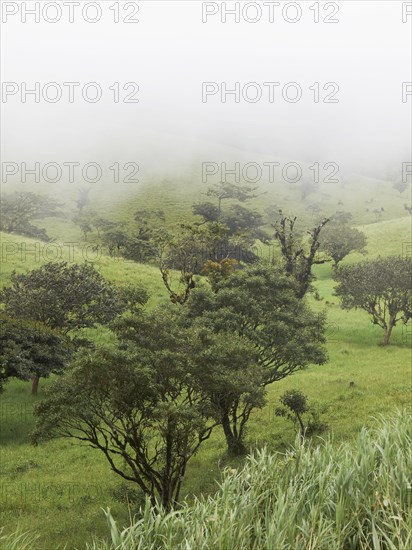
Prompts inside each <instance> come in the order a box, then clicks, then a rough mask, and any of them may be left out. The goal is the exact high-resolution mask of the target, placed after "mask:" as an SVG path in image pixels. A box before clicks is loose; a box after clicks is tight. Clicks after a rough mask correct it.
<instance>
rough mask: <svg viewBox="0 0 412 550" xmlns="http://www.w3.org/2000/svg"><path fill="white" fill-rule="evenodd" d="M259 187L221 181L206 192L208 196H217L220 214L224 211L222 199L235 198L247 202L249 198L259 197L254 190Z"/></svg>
mask: <svg viewBox="0 0 412 550" xmlns="http://www.w3.org/2000/svg"><path fill="white" fill-rule="evenodd" d="M256 189H257V187H247V186H245V185H244V186H241V185H234V184H233V183H227V182H220V183H217V184H215V185H213V186H211V187H209V189H208V190H207V192H206V195H207V196H208V197H216V198H217V209H218V212H219V215H220V213H221V211H222V201H224V200H228V199H233V200H237V201H240V202H245V201H247V200H250V199H253V198H255V197H257V195H255V193H254V191H256Z"/></svg>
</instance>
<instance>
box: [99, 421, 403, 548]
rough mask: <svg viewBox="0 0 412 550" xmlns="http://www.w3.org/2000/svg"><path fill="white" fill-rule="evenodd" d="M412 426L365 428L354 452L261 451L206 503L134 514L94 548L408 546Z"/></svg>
mask: <svg viewBox="0 0 412 550" xmlns="http://www.w3.org/2000/svg"><path fill="white" fill-rule="evenodd" d="M411 448H412V423H411V416H410V414H407V413H405V412H404V413H400V412H399V413H398V414H396V415H393V416H391V417H389V418H387V419H386V420H384V421H381V423H380V425H379V426H378V427H377V428H376V429H374V430H367V429H363V430H362V431H361V433H360V434H359V436H358V438H357V440H356V442H355V444H354V445H348V444H347V443H345V444H341V445H339V446H335V445H334V444H333V442H332V441H331V440H327V441H325V442H324V443H323V444H322V445H321V446H314V445H311V444H310V443H308V444H302V445H300V444H299V442H298V441H297V442H296V443H295V446H294V447H293V448H292V449H291V450H289V451H288V452H287V453H285V454H281V453H275V454H272V453H270V452H268V451H267V449H262V450H260V451H258V452H256V453H255V454H254V455H252V456H249V457H248V458H247V460H246V463H245V465H244V467H243V468H242V469H241V470H240V471H239V472H238V471H236V470H235V469H232V468H228V469H227V470H226V472H225V477H224V480H223V482H222V484H221V486H220V488H219V490H218V492H217V493H216V495H214V496H212V497H208V498H205V497H200V498H199V499H197V500H196V501H195V503H194V504H193V505H188V504H184V505H183V506H182V508H181V509H180V510H178V511H175V512H172V513H166V512H161V513H160V514H158V515H157V514H154V513H153V511H152V509H151V507H150V503H149V501H147V502H146V506H145V508H144V510H142V511H141V517H140V518H139V519H138V520H137V521H135V523H134V524H133V525H132V526H130V527H128V528H127V529H124V530H121V529H119V528H118V526H117V524H116V523H115V521H114V520H113V517H112V515H111V514H110V511H107V513H106V515H107V519H108V523H109V526H110V529H111V538H112V542H111V543H104V542H96V543H95V544H94V545H93V546H92V547H89V548H93V550H103V549H104V550H109V549H110V550H115V549H116V550H120V549H122V550H129V549H130V550H132V549H133V550H137V549H141V550H155V549H156V550H159V549H170V550H172V549H173V550H174V549H182V550H183V549H188V548H193V549H194V548H196V549H198V550H202V549H204V550H206V549H207V550H212V549H233V548H236V549H239V550H240V549H245V550H246V549H251V548H253V549H264V548H267V549H274V548H276V549H277V550H278V549H279V550H281V549H286V548H294V549H296V550H307V549H315V548H316V549H317V550H318V549H325V550H326V549H332V548H333V549H339V548H347V549H364V550H366V549H374V550H378V549H380V548H386V549H388V550H389V549H391V550H402V549H404V550H406V549H407V548H410V547H411V544H412V507H411V504H412V503H411V499H412V485H411V484H412V453H411Z"/></svg>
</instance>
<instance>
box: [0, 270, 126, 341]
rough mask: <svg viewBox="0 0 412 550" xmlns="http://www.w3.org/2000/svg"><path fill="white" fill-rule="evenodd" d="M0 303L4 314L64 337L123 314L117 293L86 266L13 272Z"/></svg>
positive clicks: (98, 274) (0, 296)
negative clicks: (45, 328)
mask: <svg viewBox="0 0 412 550" xmlns="http://www.w3.org/2000/svg"><path fill="white" fill-rule="evenodd" d="M0 300H1V302H3V303H4V304H5V310H6V312H7V313H8V314H10V315H12V316H14V317H19V318H23V319H32V320H35V321H40V322H42V323H44V324H45V325H47V326H49V327H50V328H53V329H58V330H60V331H61V332H63V333H64V334H67V333H68V332H70V331H72V330H78V329H80V328H87V327H94V326H95V325H96V323H101V324H105V323H108V322H109V321H111V320H112V319H113V318H114V317H115V316H116V315H118V314H119V313H121V312H122V311H123V307H122V304H121V302H120V301H119V298H118V292H117V290H116V289H115V288H114V287H113V286H112V285H111V284H110V283H108V282H107V281H105V279H104V278H103V277H102V275H100V273H99V272H98V271H96V269H95V268H94V267H93V266H92V265H91V264H88V263H84V264H82V265H79V264H71V265H69V264H68V263H67V262H49V263H46V264H44V265H43V266H42V267H40V268H38V269H33V270H32V271H30V272H29V273H27V274H20V275H19V274H17V273H16V272H15V271H14V272H13V273H12V275H11V286H9V287H6V288H4V289H3V290H2V291H1V293H0Z"/></svg>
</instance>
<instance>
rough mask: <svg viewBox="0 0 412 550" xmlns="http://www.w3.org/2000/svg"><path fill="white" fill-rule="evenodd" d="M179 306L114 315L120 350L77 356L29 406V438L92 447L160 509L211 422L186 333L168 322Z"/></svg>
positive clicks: (171, 499) (171, 501)
mask: <svg viewBox="0 0 412 550" xmlns="http://www.w3.org/2000/svg"><path fill="white" fill-rule="evenodd" d="M180 309H181V308H177V307H176V306H171V305H170V306H169V307H167V308H166V307H163V308H162V309H161V310H158V311H155V312H152V313H151V314H147V313H145V312H140V314H135V315H133V316H131V317H127V318H123V319H121V320H120V319H119V320H118V321H117V322H116V323H115V326H114V329H115V330H116V332H117V334H119V335H121V334H123V335H124V336H125V338H124V339H123V338H122V340H121V344H120V345H121V348H122V349H117V350H112V349H110V350H109V349H100V350H98V351H96V352H95V353H94V354H87V355H84V356H83V357H81V358H80V359H79V360H78V361H77V362H76V364H75V365H74V366H73V368H71V369H70V371H69V372H68V373H67V374H66V375H65V376H64V377H63V378H62V380H60V382H59V384H54V385H53V386H52V387H51V388H50V390H49V391H48V392H47V397H46V400H45V401H44V402H43V403H41V404H39V405H38V406H37V407H36V410H35V415H36V417H37V419H38V421H37V425H36V429H35V432H34V434H33V440H34V442H39V441H40V440H42V439H48V438H51V437H69V438H75V439H77V440H79V441H81V442H85V443H87V444H88V445H90V446H92V447H94V448H96V449H98V450H100V451H101V452H102V453H103V454H104V456H105V457H106V459H107V461H108V462H109V464H110V466H111V468H112V470H113V471H114V472H116V473H117V474H118V475H120V476H121V477H123V478H124V479H126V480H129V481H132V482H134V483H136V484H137V485H138V486H139V487H140V489H141V490H142V491H143V493H144V494H145V495H148V496H149V497H150V499H151V502H152V505H153V506H159V505H161V506H163V507H164V508H165V509H170V508H172V507H174V506H175V505H176V504H177V502H178V500H179V493H180V487H181V484H182V481H183V478H184V475H185V471H186V467H187V464H188V462H189V460H190V458H191V457H192V456H193V455H194V454H195V453H196V452H197V450H198V449H199V447H200V445H201V444H202V442H203V441H205V440H206V439H207V438H208V437H209V436H210V434H211V432H212V429H213V427H214V426H215V424H216V422H215V421H214V420H213V418H212V409H211V406H210V402H209V398H208V396H207V395H204V394H203V392H202V391H201V389H199V384H198V381H197V377H196V372H194V370H193V368H192V367H191V362H190V358H191V349H192V344H191V339H190V338H189V337H188V336H189V334H192V333H191V331H188V330H185V329H184V328H183V327H181V326H180V325H179V323H178V322H177V321H176V315H177V314H178V313H179V311H180ZM119 365H121V368H119Z"/></svg>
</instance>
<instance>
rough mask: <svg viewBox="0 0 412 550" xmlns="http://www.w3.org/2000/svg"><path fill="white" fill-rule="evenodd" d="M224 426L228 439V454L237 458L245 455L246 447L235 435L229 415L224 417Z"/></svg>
mask: <svg viewBox="0 0 412 550" xmlns="http://www.w3.org/2000/svg"><path fill="white" fill-rule="evenodd" d="M222 426H223V431H224V433H225V437H226V443H227V450H228V453H229V454H230V455H236V456H239V455H242V454H245V453H246V447H245V446H244V444H243V442H242V440H241V438H239V437H236V436H235V435H234V433H233V430H232V426H231V425H230V420H229V416H228V415H227V414H225V415H223V417H222Z"/></svg>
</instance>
